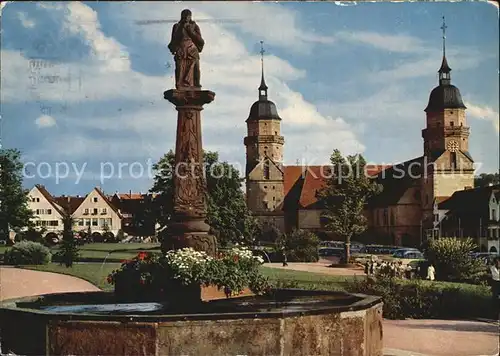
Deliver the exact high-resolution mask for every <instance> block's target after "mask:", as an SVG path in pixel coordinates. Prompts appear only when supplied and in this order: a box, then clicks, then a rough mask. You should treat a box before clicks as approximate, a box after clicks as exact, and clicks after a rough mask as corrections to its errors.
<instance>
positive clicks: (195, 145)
mask: <svg viewBox="0 0 500 356" xmlns="http://www.w3.org/2000/svg"><path fill="white" fill-rule="evenodd" d="M164 97H165V99H167V100H168V101H170V102H171V103H172V104H174V105H175V106H176V109H177V136H176V145H175V167H174V171H173V174H174V176H173V180H174V199H173V202H172V203H173V211H174V214H173V217H172V222H171V223H170V224H169V230H168V231H169V233H168V235H169V236H168V241H164V243H163V245H162V250H164V251H165V250H168V249H170V248H175V249H178V248H183V247H192V248H194V249H196V250H202V251H205V252H207V253H209V254H210V255H214V254H215V250H216V240H215V237H214V236H212V235H210V234H209V231H210V226H208V224H207V223H206V222H205V219H206V215H207V207H206V192H207V183H206V179H205V171H204V166H203V146H202V137H201V136H202V135H201V111H202V110H203V105H204V104H208V103H210V102H212V101H213V100H214V98H215V93H213V92H211V91H209V90H176V89H172V90H168V91H166V92H165V93H164Z"/></svg>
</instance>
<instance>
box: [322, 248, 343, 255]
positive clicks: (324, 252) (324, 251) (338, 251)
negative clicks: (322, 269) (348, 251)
mask: <svg viewBox="0 0 500 356" xmlns="http://www.w3.org/2000/svg"><path fill="white" fill-rule="evenodd" d="M318 255H319V256H320V257H341V256H343V255H344V249H343V248H340V247H323V248H320V249H319V251H318Z"/></svg>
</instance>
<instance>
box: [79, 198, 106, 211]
mask: <svg viewBox="0 0 500 356" xmlns="http://www.w3.org/2000/svg"><path fill="white" fill-rule="evenodd" d="M96 199H97V198H96ZM89 213H90V209H85V210H84V212H83V214H84V215H88V214H89ZM107 213H108V209H107V208H102V209H101V214H107ZM97 214H99V209H97V208H94V209H92V215H97Z"/></svg>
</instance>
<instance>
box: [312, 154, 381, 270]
mask: <svg viewBox="0 0 500 356" xmlns="http://www.w3.org/2000/svg"><path fill="white" fill-rule="evenodd" d="M330 162H331V165H332V167H331V169H332V171H331V172H329V173H330V174H329V178H327V183H326V186H325V188H323V189H322V190H321V191H320V194H319V196H320V199H321V201H322V202H323V203H324V205H325V208H326V211H325V213H323V215H322V219H323V221H325V227H326V228H327V229H328V230H330V231H332V232H334V233H336V234H337V235H338V236H341V237H342V238H343V239H344V240H345V255H344V260H345V261H346V262H348V261H349V260H350V256H351V251H350V245H351V238H352V237H353V236H355V235H359V234H361V233H363V232H364V231H365V230H366V228H367V220H366V217H365V216H364V214H363V211H364V209H365V206H366V203H367V201H368V199H370V198H371V197H372V196H374V195H376V194H379V193H380V192H381V191H382V187H381V186H380V185H379V184H376V183H375V182H374V181H373V180H372V179H371V178H370V177H368V176H367V174H366V172H365V166H366V161H365V159H364V158H363V156H361V155H354V156H347V157H346V158H344V156H342V154H341V153H340V151H339V150H334V151H333V153H332V155H331V157H330Z"/></svg>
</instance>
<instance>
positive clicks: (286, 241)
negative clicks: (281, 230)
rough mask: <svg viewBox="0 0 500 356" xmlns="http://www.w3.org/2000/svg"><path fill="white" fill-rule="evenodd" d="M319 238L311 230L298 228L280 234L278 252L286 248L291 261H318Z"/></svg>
mask: <svg viewBox="0 0 500 356" xmlns="http://www.w3.org/2000/svg"><path fill="white" fill-rule="evenodd" d="M319 242H320V241H319V238H318V236H316V235H315V234H313V233H312V232H310V231H306V230H300V229H298V230H297V229H296V230H293V231H292V232H290V233H288V234H285V235H282V234H280V235H279V236H278V239H277V240H276V248H277V251H276V252H277V253H280V252H281V251H282V250H283V249H284V250H285V253H286V257H287V260H288V261H289V262H318V259H319V256H318V246H319Z"/></svg>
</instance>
